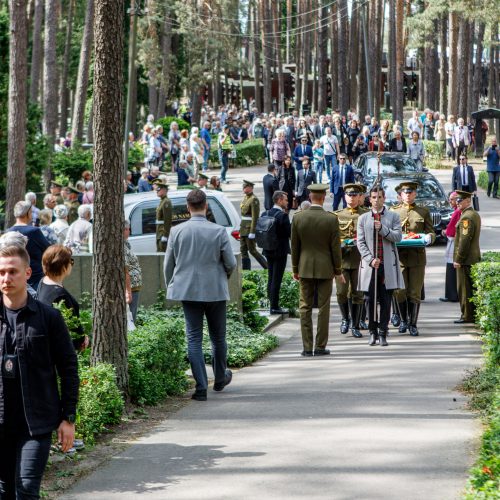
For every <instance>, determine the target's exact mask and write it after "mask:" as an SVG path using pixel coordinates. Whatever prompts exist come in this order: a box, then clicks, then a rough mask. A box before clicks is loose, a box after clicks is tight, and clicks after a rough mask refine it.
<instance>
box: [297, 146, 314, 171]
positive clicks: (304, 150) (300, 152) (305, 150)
mask: <svg viewBox="0 0 500 500" xmlns="http://www.w3.org/2000/svg"><path fill="white" fill-rule="evenodd" d="M303 156H308V157H309V161H310V164H311V165H312V161H313V150H312V147H311V146H309V144H306V145H305V146H303V145H302V144H299V145H298V146H297V147H296V148H295V150H294V152H293V157H294V158H295V168H296V169H297V170H302V168H303V167H302V160H299V158H302V157H303Z"/></svg>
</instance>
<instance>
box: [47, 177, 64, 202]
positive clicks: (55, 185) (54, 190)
mask: <svg viewBox="0 0 500 500" xmlns="http://www.w3.org/2000/svg"><path fill="white" fill-rule="evenodd" d="M62 187H63V186H62V184H61V183H60V182H57V181H50V194H51V195H52V196H54V197H55V199H56V202H57V205H62V204H64V198H63V197H62V195H61V190H62Z"/></svg>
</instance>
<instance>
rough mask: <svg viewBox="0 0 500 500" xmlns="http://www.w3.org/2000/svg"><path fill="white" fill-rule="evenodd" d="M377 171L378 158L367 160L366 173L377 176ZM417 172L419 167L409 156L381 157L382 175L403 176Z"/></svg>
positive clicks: (372, 157)
mask: <svg viewBox="0 0 500 500" xmlns="http://www.w3.org/2000/svg"><path fill="white" fill-rule="evenodd" d="M377 171H378V168H377V157H375V156H371V157H369V158H366V173H367V174H368V175H377ZM416 171H417V165H416V163H415V162H414V161H413V160H412V159H411V158H410V157H409V156H392V155H391V156H389V155H387V156H386V155H381V157H380V173H381V174H401V173H406V172H416Z"/></svg>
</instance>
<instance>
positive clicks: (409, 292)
mask: <svg viewBox="0 0 500 500" xmlns="http://www.w3.org/2000/svg"><path fill="white" fill-rule="evenodd" d="M401 272H402V273H403V279H404V281H405V287H404V288H403V289H401V290H398V291H397V292H396V298H397V300H398V302H405V301H406V300H408V301H409V302H413V303H415V304H420V301H421V299H422V287H423V286H424V277H425V266H404V265H402V266H401Z"/></svg>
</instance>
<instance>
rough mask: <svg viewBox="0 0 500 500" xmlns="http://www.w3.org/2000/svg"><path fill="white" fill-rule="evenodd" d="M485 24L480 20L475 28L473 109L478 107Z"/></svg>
mask: <svg viewBox="0 0 500 500" xmlns="http://www.w3.org/2000/svg"><path fill="white" fill-rule="evenodd" d="M485 28H486V25H485V23H482V22H480V23H479V24H478V28H477V46H476V62H475V64H474V84H473V91H472V101H471V108H472V111H475V110H476V109H478V108H479V97H480V94H481V82H482V79H483V63H482V59H483V42H484V32H485Z"/></svg>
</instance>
